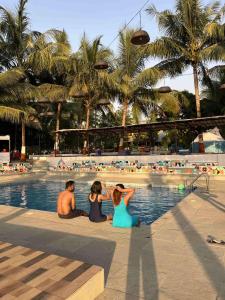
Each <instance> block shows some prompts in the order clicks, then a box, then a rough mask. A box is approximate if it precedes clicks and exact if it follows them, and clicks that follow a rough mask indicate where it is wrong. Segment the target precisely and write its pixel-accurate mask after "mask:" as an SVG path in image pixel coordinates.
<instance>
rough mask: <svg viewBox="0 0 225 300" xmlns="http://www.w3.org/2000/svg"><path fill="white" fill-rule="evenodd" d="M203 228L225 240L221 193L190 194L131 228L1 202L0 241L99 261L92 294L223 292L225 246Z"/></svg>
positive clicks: (207, 295)
mask: <svg viewBox="0 0 225 300" xmlns="http://www.w3.org/2000/svg"><path fill="white" fill-rule="evenodd" d="M43 201H44V199H43ZM208 234H211V235H215V236H216V237H217V238H220V239H225V199H224V194H223V193H219V192H217V193H215V192H212V193H201V194H200V192H195V193H194V194H190V195H189V196H188V197H187V198H186V199H185V200H183V201H182V202H181V203H180V204H178V205H177V206H176V207H175V208H174V209H173V210H171V211H170V212H168V213H167V214H165V215H164V216H163V217H162V218H160V219H159V220H157V221H156V222H154V223H153V224H152V225H151V226H142V227H141V228H134V229H132V230H127V229H115V228H112V227H111V225H110V224H109V223H107V224H92V223H90V222H89V221H88V220H87V219H86V218H83V217H80V218H77V219H75V220H60V219H58V218H57V216H56V214H54V213H49V212H41V211H34V210H24V209H20V208H13V207H7V206H0V240H2V241H7V242H12V243H16V244H19V245H22V246H26V247H31V248H34V249H37V250H42V251H47V252H51V253H54V254H56V255H62V256H66V257H68V258H73V259H78V260H81V261H85V262H87V263H91V264H96V265H100V266H103V267H104V268H105V280H106V282H105V284H106V288H105V291H104V293H103V294H102V295H101V296H100V297H99V298H98V300H103V299H104V300H107V299H110V300H114V299H115V300H124V299H125V300H136V299H148V300H151V299H153V300H169V299H170V300H201V299H204V300H211V299H212V300H222V299H225V246H217V245H210V244H207V243H206V237H207V235H208Z"/></svg>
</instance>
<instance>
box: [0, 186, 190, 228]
mask: <svg viewBox="0 0 225 300" xmlns="http://www.w3.org/2000/svg"><path fill="white" fill-rule="evenodd" d="M62 190H64V182H51V181H50V182H42V181H37V182H28V183H23V184H11V185H1V194H0V204H5V205H12V206H17V207H24V208H32V209H39V210H47V211H55V210H56V200H57V196H58V193H59V192H60V191H62ZM75 192H76V200H77V207H78V208H81V209H84V210H86V211H88V210H89V203H88V194H89V192H90V186H89V185H88V184H81V183H79V184H77V185H76V191H75ZM184 196H185V192H180V191H177V190H169V189H165V188H153V189H149V188H147V187H145V188H137V189H136V193H135V196H134V198H133V199H132V201H131V203H130V211H131V212H132V213H133V214H135V215H138V216H139V217H140V219H141V221H142V223H145V224H150V223H152V222H153V221H155V220H156V219H158V218H159V217H160V216H161V215H162V214H164V213H165V212H166V211H168V210H169V209H170V208H172V207H173V206H175V205H176V204H177V203H178V202H179V201H180V200H181V199H182V198H184ZM103 212H104V213H106V214H109V213H113V205H112V203H111V201H106V202H104V203H103Z"/></svg>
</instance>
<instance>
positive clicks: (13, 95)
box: [0, 69, 40, 160]
mask: <svg viewBox="0 0 225 300" xmlns="http://www.w3.org/2000/svg"><path fill="white" fill-rule="evenodd" d="M24 77H25V74H24V72H23V71H21V70H20V69H12V70H9V71H6V72H4V73H1V74H0V119H3V120H7V121H10V122H16V123H21V126H22V147H21V160H26V143H25V135H26V133H25V128H26V124H27V125H29V126H35V127H39V128H40V124H39V122H38V119H37V117H36V111H35V110H34V109H33V108H32V107H31V106H30V105H28V104H27V101H28V100H30V99H31V98H32V97H33V96H34V89H33V87H32V86H31V85H30V84H28V83H23V82H22V83H20V80H22V79H24Z"/></svg>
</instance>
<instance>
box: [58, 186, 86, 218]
mask: <svg viewBox="0 0 225 300" xmlns="http://www.w3.org/2000/svg"><path fill="white" fill-rule="evenodd" d="M74 190H75V183H74V181H72V180H69V181H67V182H66V187H65V191H63V192H60V193H59V196H58V200H57V213H58V216H59V218H62V219H73V218H76V217H79V216H84V217H88V213H86V212H85V211H83V210H81V209H76V199H75V195H74Z"/></svg>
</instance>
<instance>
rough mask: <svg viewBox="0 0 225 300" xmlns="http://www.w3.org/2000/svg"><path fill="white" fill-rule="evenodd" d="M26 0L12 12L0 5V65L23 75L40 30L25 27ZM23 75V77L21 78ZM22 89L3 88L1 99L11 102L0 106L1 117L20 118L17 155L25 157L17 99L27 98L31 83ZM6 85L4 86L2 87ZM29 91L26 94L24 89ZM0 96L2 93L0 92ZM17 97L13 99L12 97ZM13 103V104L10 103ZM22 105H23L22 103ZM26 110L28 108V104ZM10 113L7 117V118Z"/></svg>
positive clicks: (23, 132)
mask: <svg viewBox="0 0 225 300" xmlns="http://www.w3.org/2000/svg"><path fill="white" fill-rule="evenodd" d="M26 4H27V0H20V1H19V4H18V7H17V9H16V12H15V13H12V12H10V11H9V10H7V9H6V8H4V7H2V6H0V41H1V43H0V67H1V69H2V70H10V69H13V68H20V70H21V71H22V72H23V73H24V75H25V74H26V69H25V68H24V66H25V62H26V59H27V57H28V56H29V54H30V53H31V51H32V48H33V43H34V41H35V40H36V38H37V37H38V36H39V35H40V33H38V32H35V31H30V30H29V19H28V17H27V15H26V11H25V7H26ZM12 74H13V76H14V78H15V80H16V75H15V72H14V73H8V72H6V74H3V75H2V76H6V77H8V76H10V75H12ZM25 77H26V76H24V78H25ZM24 87H25V90H23V88H22V85H21V84H20V85H17V86H16V87H15V86H14V87H12V86H10V88H9V87H7V92H6V95H3V96H4V102H5V101H6V99H8V97H10V98H11V99H12V101H13V104H12V103H11V104H10V106H11V107H9V106H7V108H6V106H2V107H1V111H2V116H8V117H9V118H10V119H11V118H17V120H18V119H20V121H21V125H22V148H21V156H22V158H23V159H25V156H26V152H25V150H26V147H25V123H26V114H25V112H24V111H25V110H26V107H23V103H21V99H24V96H25V97H26V98H27V96H28V95H29V93H30V91H31V89H32V88H31V86H29V87H28V85H27V84H25V86H24ZM5 88H6V87H5ZM28 90H29V93H28V94H26V92H28ZM1 96H2V95H1ZM15 97H17V98H15ZM14 102H15V103H14ZM12 105H16V107H17V108H18V106H20V108H21V110H20V109H16V110H15V107H12ZM25 106H26V105H25ZM29 109H30V107H29ZM10 116H11V117H10Z"/></svg>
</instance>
